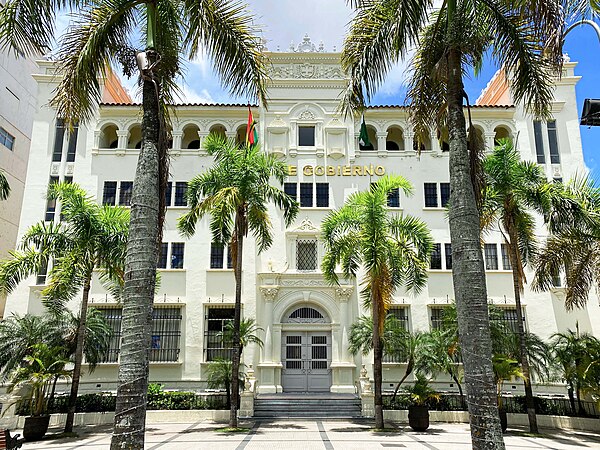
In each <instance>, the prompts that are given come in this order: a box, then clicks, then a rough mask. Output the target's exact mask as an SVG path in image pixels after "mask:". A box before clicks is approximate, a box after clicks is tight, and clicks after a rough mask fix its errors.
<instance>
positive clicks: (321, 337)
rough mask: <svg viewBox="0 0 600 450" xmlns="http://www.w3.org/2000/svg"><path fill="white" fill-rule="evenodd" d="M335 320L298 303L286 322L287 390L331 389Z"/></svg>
mask: <svg viewBox="0 0 600 450" xmlns="http://www.w3.org/2000/svg"><path fill="white" fill-rule="evenodd" d="M330 324H331V320H330V319H329V318H328V317H327V315H326V314H325V313H324V312H323V311H320V310H319V309H317V308H315V307H311V306H300V307H298V306H296V307H294V308H292V309H291V310H290V312H289V314H286V315H284V320H283V321H282V325H283V332H282V339H281V362H282V365H283V369H282V372H281V384H282V387H283V392H329V390H330V388H331V367H330V366H331V325H330Z"/></svg>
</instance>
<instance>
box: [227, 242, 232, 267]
mask: <svg viewBox="0 0 600 450" xmlns="http://www.w3.org/2000/svg"><path fill="white" fill-rule="evenodd" d="M227 268H228V269H233V259H231V247H230V246H229V245H228V246H227Z"/></svg>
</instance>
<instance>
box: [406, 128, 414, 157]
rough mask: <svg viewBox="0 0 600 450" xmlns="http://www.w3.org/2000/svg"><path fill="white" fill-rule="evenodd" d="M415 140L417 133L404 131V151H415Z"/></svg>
mask: <svg viewBox="0 0 600 450" xmlns="http://www.w3.org/2000/svg"><path fill="white" fill-rule="evenodd" d="M414 139H415V133H414V132H413V130H412V129H410V130H405V131H404V151H405V152H412V151H413V141H414Z"/></svg>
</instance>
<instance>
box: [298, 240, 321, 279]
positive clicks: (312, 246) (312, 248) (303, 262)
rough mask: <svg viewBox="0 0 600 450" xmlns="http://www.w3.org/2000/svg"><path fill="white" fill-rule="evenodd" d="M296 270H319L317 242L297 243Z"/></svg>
mask: <svg viewBox="0 0 600 450" xmlns="http://www.w3.org/2000/svg"><path fill="white" fill-rule="evenodd" d="M296 269H298V270H306V271H309V270H317V241H315V240H314V239H299V240H298V241H296Z"/></svg>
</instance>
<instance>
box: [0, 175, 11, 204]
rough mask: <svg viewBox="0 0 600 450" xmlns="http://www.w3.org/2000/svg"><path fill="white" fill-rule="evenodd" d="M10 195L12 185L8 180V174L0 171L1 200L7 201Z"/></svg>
mask: <svg viewBox="0 0 600 450" xmlns="http://www.w3.org/2000/svg"><path fill="white" fill-rule="evenodd" d="M9 195H10V184H8V180H7V179H6V172H4V170H2V169H0V200H6V199H7V198H8V196H9Z"/></svg>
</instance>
